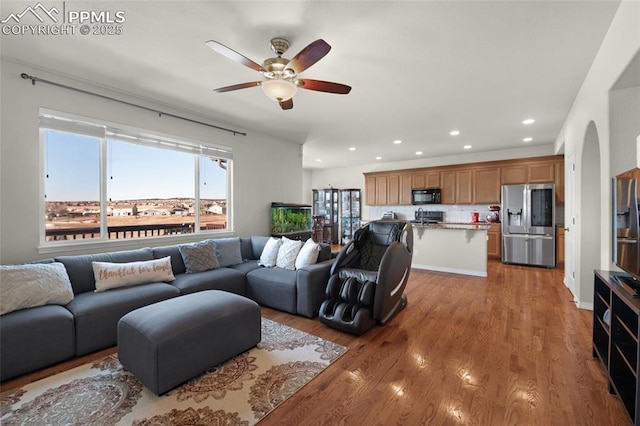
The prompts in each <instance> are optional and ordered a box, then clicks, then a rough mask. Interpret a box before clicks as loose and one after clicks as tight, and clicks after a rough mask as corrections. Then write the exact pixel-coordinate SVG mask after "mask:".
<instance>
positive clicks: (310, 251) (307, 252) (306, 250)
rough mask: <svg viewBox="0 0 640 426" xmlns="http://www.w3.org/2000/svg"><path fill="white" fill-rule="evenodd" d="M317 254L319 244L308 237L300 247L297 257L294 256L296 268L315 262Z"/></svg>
mask: <svg viewBox="0 0 640 426" xmlns="http://www.w3.org/2000/svg"><path fill="white" fill-rule="evenodd" d="M319 254H320V244H318V243H316V242H315V241H313V240H312V239H311V238H309V239H308V240H307V241H306V242H305V243H304V245H303V246H302V248H301V249H300V252H299V253H298V257H296V264H295V267H296V269H301V268H304V267H305V266H309V265H313V264H315V263H316V262H317V261H318V255H319Z"/></svg>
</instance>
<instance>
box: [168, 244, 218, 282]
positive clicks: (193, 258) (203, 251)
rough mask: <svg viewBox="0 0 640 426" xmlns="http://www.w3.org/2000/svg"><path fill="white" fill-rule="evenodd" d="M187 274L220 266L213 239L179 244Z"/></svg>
mask: <svg viewBox="0 0 640 426" xmlns="http://www.w3.org/2000/svg"><path fill="white" fill-rule="evenodd" d="M178 249H179V250H180V255H181V256H182V261H183V262H184V266H185V267H186V268H187V274H193V273H196V272H203V271H208V270H210V269H216V268H219V267H220V262H218V258H217V257H216V250H215V247H214V245H213V241H212V240H204V241H200V242H197V243H192V244H181V245H179V246H178Z"/></svg>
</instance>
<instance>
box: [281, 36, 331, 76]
mask: <svg viewBox="0 0 640 426" xmlns="http://www.w3.org/2000/svg"><path fill="white" fill-rule="evenodd" d="M330 50H331V46H329V44H327V42H326V41H324V40H322V39H318V40H316V41H314V42H313V43H311V44H309V45H308V46H307V47H305V48H304V49H302V50H301V51H300V53H298V54H297V55H296V56H294V57H293V59H291V60H290V61H289V63H288V64H287V69H289V68H290V69H292V70H293V71H295V72H296V74H300V73H301V72H302V71H304V70H306V69H307V68H309V67H310V66H311V65H313V64H315V63H316V62H318V61H319V60H320V59H322V58H323V57H324V55H326V54H327V53H329V51H330Z"/></svg>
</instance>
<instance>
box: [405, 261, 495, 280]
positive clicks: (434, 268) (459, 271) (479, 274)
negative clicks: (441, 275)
mask: <svg viewBox="0 0 640 426" xmlns="http://www.w3.org/2000/svg"><path fill="white" fill-rule="evenodd" d="M411 267H412V268H415V269H424V270H427V271H436V272H446V273H449V274H460V275H472V276H474V277H485V278H486V276H487V272H486V271H485V272H482V271H471V270H468V269H455V268H443V267H441V266H431V265H417V264H415V263H412V264H411Z"/></svg>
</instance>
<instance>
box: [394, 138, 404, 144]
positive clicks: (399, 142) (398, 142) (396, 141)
mask: <svg viewBox="0 0 640 426" xmlns="http://www.w3.org/2000/svg"><path fill="white" fill-rule="evenodd" d="M393 143H394V144H396V145H400V144H401V143H402V141H401V140H400V139H396V140H395V141H393Z"/></svg>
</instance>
